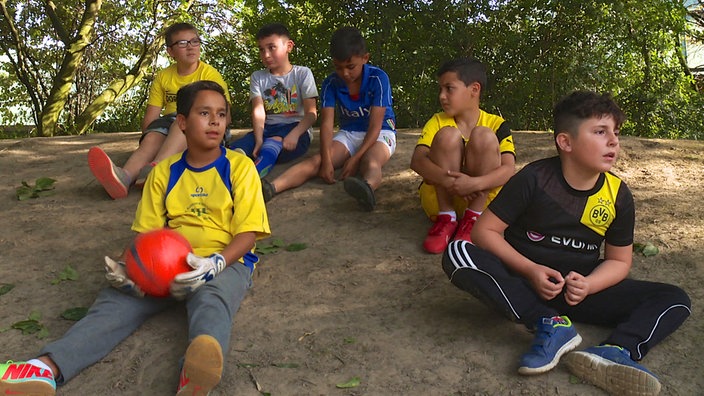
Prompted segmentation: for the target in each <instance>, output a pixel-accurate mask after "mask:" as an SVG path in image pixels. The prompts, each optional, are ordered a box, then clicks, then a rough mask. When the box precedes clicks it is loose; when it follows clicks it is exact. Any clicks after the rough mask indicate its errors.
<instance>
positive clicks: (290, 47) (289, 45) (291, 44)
mask: <svg viewBox="0 0 704 396" xmlns="http://www.w3.org/2000/svg"><path fill="white" fill-rule="evenodd" d="M295 45H296V43H294V42H293V40H291V39H288V41H286V50H287V51H288V52H291V51H293V47H294V46H295Z"/></svg>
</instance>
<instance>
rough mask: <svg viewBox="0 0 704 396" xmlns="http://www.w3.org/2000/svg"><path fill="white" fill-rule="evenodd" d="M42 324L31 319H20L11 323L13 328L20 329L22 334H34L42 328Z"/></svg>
mask: <svg viewBox="0 0 704 396" xmlns="http://www.w3.org/2000/svg"><path fill="white" fill-rule="evenodd" d="M42 327H43V326H42V325H41V324H40V323H39V322H37V321H36V320H33V319H28V320H21V321H19V322H15V323H13V324H12V328H13V329H17V330H21V331H22V334H24V335H27V334H34V333H36V332H38V331H39V330H41V329H42Z"/></svg>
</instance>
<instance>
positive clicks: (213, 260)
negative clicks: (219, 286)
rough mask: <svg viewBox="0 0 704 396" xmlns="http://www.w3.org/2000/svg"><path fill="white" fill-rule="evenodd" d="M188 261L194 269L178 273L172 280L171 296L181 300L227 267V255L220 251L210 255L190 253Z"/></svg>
mask: <svg viewBox="0 0 704 396" xmlns="http://www.w3.org/2000/svg"><path fill="white" fill-rule="evenodd" d="M186 262H187V263H188V265H190V266H191V268H193V271H191V272H184V273H182V274H178V275H176V277H175V278H174V280H173V281H172V282H171V288H170V290H171V296H173V297H174V298H177V299H179V300H182V299H184V298H186V296H188V295H189V294H191V293H193V291H194V290H196V289H197V288H199V287H201V286H203V284H205V282H208V281H210V280H211V279H213V278H215V275H217V274H219V273H220V272H222V270H224V269H225V267H227V262H225V257H223V256H222V255H221V254H219V253H215V254H211V255H210V256H209V257H200V256H196V255H195V254H193V253H188V256H187V257H186Z"/></svg>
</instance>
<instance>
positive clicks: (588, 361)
mask: <svg viewBox="0 0 704 396" xmlns="http://www.w3.org/2000/svg"><path fill="white" fill-rule="evenodd" d="M565 363H566V364H567V368H568V369H569V370H570V372H571V373H572V374H574V375H575V376H577V377H579V378H581V379H582V380H584V381H586V382H589V383H591V384H593V385H596V386H598V387H599V388H601V389H603V390H605V391H606V392H608V393H609V394H612V395H619V396H649V395H657V394H658V393H660V381H658V379H657V378H655V377H654V376H653V375H651V374H648V373H647V372H645V371H643V370H639V369H637V368H635V367H631V366H627V365H625V364H618V363H615V362H612V361H611V360H608V359H604V358H602V357H601V356H598V355H595V354H592V353H588V352H582V351H579V352H572V353H570V354H569V355H567V356H566V357H565Z"/></svg>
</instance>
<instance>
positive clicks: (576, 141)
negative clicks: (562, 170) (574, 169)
mask: <svg viewBox="0 0 704 396" xmlns="http://www.w3.org/2000/svg"><path fill="white" fill-rule="evenodd" d="M619 132H620V131H619V130H618V129H616V121H615V120H614V118H613V117H612V116H610V115H607V116H604V117H592V118H588V119H586V120H584V121H582V123H581V124H579V128H578V130H577V134H576V135H575V136H572V135H570V134H568V133H566V132H563V133H560V134H558V141H557V142H558V145H559V146H560V149H561V150H562V151H563V154H566V155H569V156H570V158H571V159H572V161H573V163H575V164H577V165H578V166H579V167H580V168H581V169H583V170H588V171H590V172H595V173H603V172H606V171H609V170H610V169H611V167H613V166H614V164H615V163H616V159H617V158H618V153H619V150H620V146H619V141H618V135H619Z"/></svg>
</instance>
